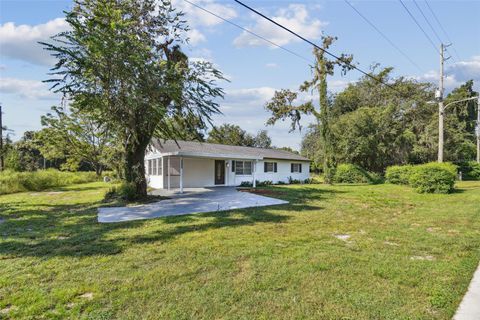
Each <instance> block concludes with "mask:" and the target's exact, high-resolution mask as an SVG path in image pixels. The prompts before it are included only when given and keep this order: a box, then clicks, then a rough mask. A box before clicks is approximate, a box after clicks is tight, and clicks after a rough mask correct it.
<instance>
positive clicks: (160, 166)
mask: <svg viewBox="0 0 480 320" xmlns="http://www.w3.org/2000/svg"><path fill="white" fill-rule="evenodd" d="M162 172H163V171H162V158H158V159H157V175H158V176H161V175H162Z"/></svg>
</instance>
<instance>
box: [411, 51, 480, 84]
mask: <svg viewBox="0 0 480 320" xmlns="http://www.w3.org/2000/svg"><path fill="white" fill-rule="evenodd" d="M439 77H440V75H439V72H438V70H431V71H428V72H427V73H425V74H423V75H421V76H417V77H414V78H415V79H417V80H419V81H427V82H432V83H435V84H438V81H439ZM468 80H474V84H475V88H476V89H477V90H478V89H479V88H480V56H474V57H472V59H470V60H465V61H458V62H456V63H454V64H451V65H447V66H446V68H445V79H444V85H445V88H446V90H447V91H450V90H452V89H454V88H455V87H458V86H460V85H462V84H463V83H465V82H466V81H468Z"/></svg>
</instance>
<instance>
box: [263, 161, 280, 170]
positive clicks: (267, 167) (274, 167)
mask: <svg viewBox="0 0 480 320" xmlns="http://www.w3.org/2000/svg"><path fill="white" fill-rule="evenodd" d="M263 172H277V163H276V162H264V163H263Z"/></svg>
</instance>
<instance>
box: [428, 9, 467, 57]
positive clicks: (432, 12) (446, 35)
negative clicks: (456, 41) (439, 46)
mask: <svg viewBox="0 0 480 320" xmlns="http://www.w3.org/2000/svg"><path fill="white" fill-rule="evenodd" d="M425 4H426V5H427V7H428V10H430V13H431V14H432V16H433V18H434V19H435V21H437V24H438V25H439V26H440V29H442V31H443V33H444V34H445V37H446V38H447V40H448V42H449V43H452V40H451V39H450V37H449V36H448V33H447V31H445V29H444V28H443V26H442V24H441V23H440V20H439V19H438V17H437V15H436V14H435V12H434V11H433V9H432V7H430V5H429V4H428V1H427V0H425ZM453 52H455V54H456V56H457V58H458V60H462V59H461V58H460V55H459V54H458V52H457V49H455V47H453Z"/></svg>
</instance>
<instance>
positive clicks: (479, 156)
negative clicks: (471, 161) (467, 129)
mask: <svg viewBox="0 0 480 320" xmlns="http://www.w3.org/2000/svg"><path fill="white" fill-rule="evenodd" d="M475 133H476V135H477V163H480V94H479V96H478V100H477V127H476V131H475Z"/></svg>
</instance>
